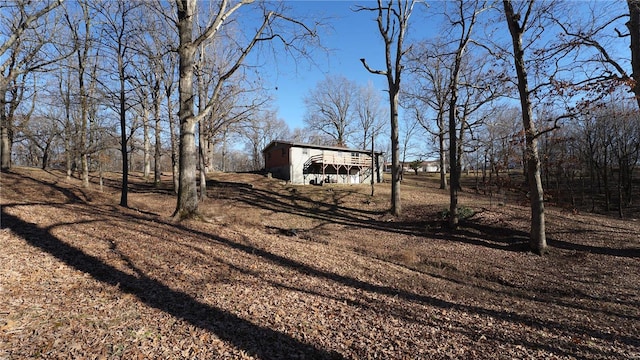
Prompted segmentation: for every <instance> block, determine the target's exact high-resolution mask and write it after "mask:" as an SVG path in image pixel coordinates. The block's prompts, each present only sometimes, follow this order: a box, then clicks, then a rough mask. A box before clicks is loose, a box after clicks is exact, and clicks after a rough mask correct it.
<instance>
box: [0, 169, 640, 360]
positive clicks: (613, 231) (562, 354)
mask: <svg viewBox="0 0 640 360" xmlns="http://www.w3.org/2000/svg"><path fill="white" fill-rule="evenodd" d="M112 176H113V178H111V179H107V182H106V186H105V188H104V190H103V191H99V187H98V185H96V184H95V183H93V184H92V185H91V187H90V188H89V189H83V188H82V187H80V182H79V181H78V180H77V179H71V180H67V179H66V178H65V176H64V175H63V174H62V173H60V172H56V171H51V172H45V171H42V170H35V169H26V168H16V169H13V170H12V171H11V172H9V173H3V174H1V182H0V186H1V193H0V198H1V200H0V204H1V206H2V218H1V221H2V229H1V230H0V359H24V358H47V359H58V358H62V359H65V358H69V359H81V358H82V359H115V358H122V359H375V358H378V359H483V358H485V359H489V358H490V359H516V358H518V359H522V358H528V359H534V358H535V359H574V358H580V359H604V358H606V359H614V358H617V359H640V305H639V304H640V281H639V280H640V236H639V235H638V234H640V221H638V219H631V218H629V219H625V220H619V219H615V218H611V217H605V216H602V215H594V214H588V213H579V212H576V211H568V210H563V209H560V208H554V207H548V209H547V238H548V242H549V245H550V252H549V254H548V255H546V256H544V257H540V256H537V255H534V254H532V253H529V252H528V251H526V249H527V245H526V244H527V236H528V235H527V232H528V209H527V207H526V206H525V205H524V204H519V203H517V202H515V201H514V202H508V203H505V202H497V201H495V199H491V201H490V200H489V199H488V198H486V197H480V196H478V195H475V194H473V193H471V192H465V191H463V192H462V193H461V201H460V203H461V204H462V205H464V206H465V207H466V208H467V209H470V210H471V211H465V212H466V213H467V214H470V215H471V214H472V215H471V216H470V217H469V218H467V219H466V220H464V221H463V222H462V224H461V227H460V229H459V230H458V231H455V232H451V231H449V230H447V229H446V227H445V226H444V224H443V220H442V219H443V210H444V209H446V207H447V203H448V194H447V192H446V191H443V190H440V189H438V184H437V182H436V181H435V179H434V178H432V177H428V176H413V177H410V176H407V178H406V179H405V181H404V182H403V185H402V206H403V215H402V216H401V217H398V218H395V217H392V216H390V215H389V214H388V213H387V209H388V208H389V200H388V199H389V191H390V189H389V184H388V183H386V184H379V185H376V187H375V196H373V197H372V196H370V195H371V194H370V192H371V189H370V187H369V186H367V185H364V186H346V185H330V186H310V185H307V186H292V185H287V184H284V183H282V182H280V181H278V180H275V179H268V178H266V177H263V176H260V175H255V174H214V175H212V177H211V179H210V180H209V181H208V184H209V190H208V196H209V198H208V199H207V200H206V201H205V202H204V203H202V204H201V210H202V213H203V214H204V216H205V217H206V218H207V219H209V221H183V222H174V221H172V219H171V215H172V212H173V210H174V208H175V196H174V195H173V193H172V191H171V189H170V188H169V187H168V186H169V185H168V184H169V183H171V181H170V177H166V178H164V179H163V186H164V187H161V188H159V189H156V188H154V187H153V186H152V185H151V184H148V183H145V182H144V181H143V180H142V179H141V178H140V176H139V174H138V175H134V176H132V177H131V192H130V194H129V205H130V207H129V208H123V207H120V206H119V205H118V203H119V201H120V199H119V197H120V193H119V190H118V188H117V186H118V179H117V175H116V174H113V175H112ZM92 180H96V179H92Z"/></svg>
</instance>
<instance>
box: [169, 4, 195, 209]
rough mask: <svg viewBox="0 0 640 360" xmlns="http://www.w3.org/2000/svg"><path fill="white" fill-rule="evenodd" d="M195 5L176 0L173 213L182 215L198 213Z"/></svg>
mask: <svg viewBox="0 0 640 360" xmlns="http://www.w3.org/2000/svg"><path fill="white" fill-rule="evenodd" d="M194 6H195V2H194V1H192V0H180V1H178V34H179V36H180V45H179V47H178V56H179V58H180V63H179V74H180V80H179V82H178V86H179V88H178V92H179V98H180V107H179V109H178V117H179V119H180V144H179V148H180V151H179V171H178V174H179V184H178V201H177V206H176V210H175V212H174V215H173V216H174V217H175V218H177V219H184V218H189V217H194V216H196V215H198V189H197V182H196V161H197V156H196V155H197V154H196V141H195V132H196V124H197V122H196V119H195V116H194V110H193V105H194V99H193V95H194V94H193V70H194V69H193V65H194V55H195V50H196V49H195V47H194V44H193V21H194V18H193V16H194V14H193V11H194Z"/></svg>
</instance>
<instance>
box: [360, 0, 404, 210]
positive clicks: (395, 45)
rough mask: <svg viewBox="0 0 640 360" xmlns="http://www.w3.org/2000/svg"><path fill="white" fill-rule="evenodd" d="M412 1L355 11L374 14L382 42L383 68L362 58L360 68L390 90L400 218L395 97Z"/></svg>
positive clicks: (394, 206)
mask: <svg viewBox="0 0 640 360" xmlns="http://www.w3.org/2000/svg"><path fill="white" fill-rule="evenodd" d="M415 3H416V2H415V1H414V0H388V1H386V2H385V3H384V4H383V2H382V0H378V6H376V7H366V6H361V7H358V8H357V10H358V11H372V12H374V13H376V14H377V17H376V22H377V24H378V31H379V32H380V36H382V39H383V40H384V53H385V65H386V66H385V69H384V70H376V69H373V68H371V67H370V66H369V64H368V63H367V60H366V59H364V58H362V59H360V61H361V62H362V65H363V66H364V67H365V69H367V71H369V72H370V73H372V74H376V75H382V76H385V77H386V79H387V85H388V90H389V114H390V123H391V213H392V214H393V215H395V216H399V215H400V213H401V210H402V207H401V201H400V180H401V178H402V164H400V142H399V140H398V135H399V129H398V107H399V106H398V97H399V95H400V81H401V79H402V69H403V64H402V58H403V57H404V56H405V55H406V54H407V52H408V51H409V49H408V48H407V47H405V43H404V41H405V36H406V32H407V29H408V27H409V18H410V17H411V13H412V12H413V8H414V5H415Z"/></svg>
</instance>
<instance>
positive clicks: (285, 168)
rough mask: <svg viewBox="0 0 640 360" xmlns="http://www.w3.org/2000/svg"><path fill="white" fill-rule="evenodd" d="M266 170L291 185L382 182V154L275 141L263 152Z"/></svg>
mask: <svg viewBox="0 0 640 360" xmlns="http://www.w3.org/2000/svg"><path fill="white" fill-rule="evenodd" d="M262 154H263V155H264V163H265V170H266V171H267V172H268V173H270V174H271V176H273V177H275V178H278V179H282V180H286V181H288V182H290V183H292V184H317V185H322V184H325V183H338V184H362V183H366V184H369V183H371V177H372V176H373V179H374V181H375V182H381V181H382V173H383V171H382V167H381V166H382V164H384V162H383V161H382V152H374V156H373V158H372V157H371V151H368V150H355V149H347V148H341V147H336V146H322V145H310V144H301V143H294V142H289V141H280V140H274V141H272V142H271V143H269V145H267V147H265V148H264V150H263V151H262Z"/></svg>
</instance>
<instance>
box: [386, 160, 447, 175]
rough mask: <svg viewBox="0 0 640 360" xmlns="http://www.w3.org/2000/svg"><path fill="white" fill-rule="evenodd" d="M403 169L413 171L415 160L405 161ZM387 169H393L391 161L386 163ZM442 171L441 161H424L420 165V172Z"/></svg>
mask: <svg viewBox="0 0 640 360" xmlns="http://www.w3.org/2000/svg"><path fill="white" fill-rule="evenodd" d="M401 165H402V171H403V172H405V173H413V172H415V170H414V169H412V168H411V166H412V165H413V162H404V163H402V162H401ZM385 166H386V168H387V171H389V172H390V171H391V163H390V162H388V163H386V164H385ZM439 171H440V162H439V161H422V162H421V163H420V164H419V166H418V172H428V173H435V172H439Z"/></svg>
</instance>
